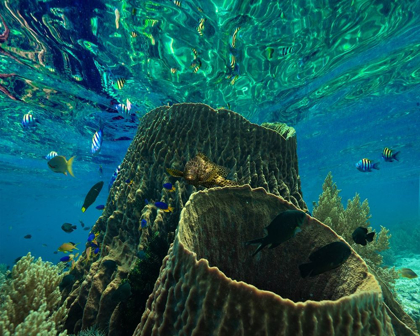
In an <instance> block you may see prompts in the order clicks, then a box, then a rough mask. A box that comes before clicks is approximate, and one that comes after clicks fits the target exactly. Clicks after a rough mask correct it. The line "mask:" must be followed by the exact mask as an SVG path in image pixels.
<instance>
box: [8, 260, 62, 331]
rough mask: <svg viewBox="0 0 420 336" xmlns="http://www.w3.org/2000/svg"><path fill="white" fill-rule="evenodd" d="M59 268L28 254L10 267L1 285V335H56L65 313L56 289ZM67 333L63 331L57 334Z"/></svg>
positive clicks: (59, 279)
mask: <svg viewBox="0 0 420 336" xmlns="http://www.w3.org/2000/svg"><path fill="white" fill-rule="evenodd" d="M62 278H63V274H60V269H59V268H58V267H57V266H55V265H53V264H51V263H49V262H44V261H42V259H41V258H38V260H36V261H35V262H34V257H32V256H31V254H30V253H28V254H27V255H26V256H25V257H23V258H22V259H20V260H19V261H18V262H17V264H16V265H15V266H14V267H13V270H12V272H11V278H10V279H7V280H6V282H5V283H4V284H3V286H2V287H1V288H0V291H1V294H2V297H3V298H4V300H2V304H1V307H0V335H3V336H9V335H15V336H31V335H34V336H35V335H41V336H44V335H45V336H49V335H57V334H58V333H59V331H60V330H62V325H63V322H64V320H65V317H66V314H67V308H66V307H65V304H64V305H60V303H61V294H60V291H59V288H58V285H59V283H60V282H61V280H62ZM64 335H67V332H62V333H60V334H59V336H64Z"/></svg>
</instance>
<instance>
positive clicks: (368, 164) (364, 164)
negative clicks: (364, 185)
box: [356, 159, 379, 173]
mask: <svg viewBox="0 0 420 336" xmlns="http://www.w3.org/2000/svg"><path fill="white" fill-rule="evenodd" d="M356 168H357V170H358V171H361V172H363V173H365V172H369V173H370V172H372V169H377V170H379V162H377V163H373V162H372V161H371V160H369V159H361V160H360V161H359V162H357V163H356Z"/></svg>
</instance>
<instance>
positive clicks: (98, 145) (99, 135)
mask: <svg viewBox="0 0 420 336" xmlns="http://www.w3.org/2000/svg"><path fill="white" fill-rule="evenodd" d="M103 140H104V127H103V125H101V126H100V129H99V131H96V132H95V134H93V136H92V146H91V149H90V150H91V152H92V155H96V154H99V152H100V151H101V149H102V142H103Z"/></svg>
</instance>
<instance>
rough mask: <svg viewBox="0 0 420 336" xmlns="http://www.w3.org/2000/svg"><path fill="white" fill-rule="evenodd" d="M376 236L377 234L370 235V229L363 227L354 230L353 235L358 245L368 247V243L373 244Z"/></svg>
mask: <svg viewBox="0 0 420 336" xmlns="http://www.w3.org/2000/svg"><path fill="white" fill-rule="evenodd" d="M374 236H375V232H371V233H368V229H366V228H364V227H361V226H359V227H358V228H357V229H356V230H354V232H353V234H352V235H351V237H352V238H353V240H354V242H355V243H356V244H360V245H363V246H366V244H367V242H366V241H368V242H371V241H372V240H373V237H374Z"/></svg>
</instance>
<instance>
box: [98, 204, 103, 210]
mask: <svg viewBox="0 0 420 336" xmlns="http://www.w3.org/2000/svg"><path fill="white" fill-rule="evenodd" d="M96 209H98V210H103V209H105V205H103V204H101V205H98V206H97V207H96Z"/></svg>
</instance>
